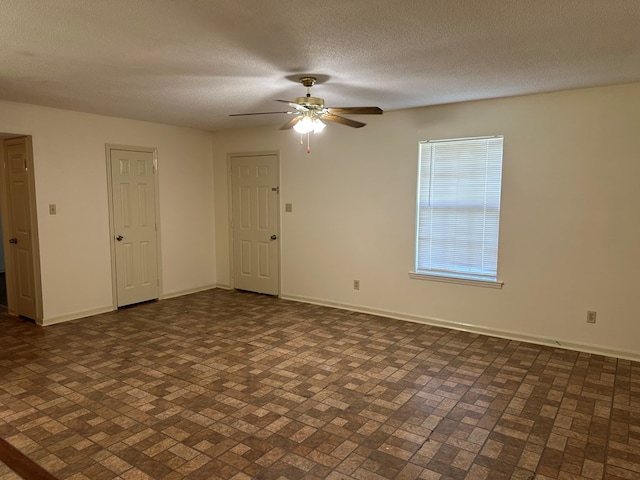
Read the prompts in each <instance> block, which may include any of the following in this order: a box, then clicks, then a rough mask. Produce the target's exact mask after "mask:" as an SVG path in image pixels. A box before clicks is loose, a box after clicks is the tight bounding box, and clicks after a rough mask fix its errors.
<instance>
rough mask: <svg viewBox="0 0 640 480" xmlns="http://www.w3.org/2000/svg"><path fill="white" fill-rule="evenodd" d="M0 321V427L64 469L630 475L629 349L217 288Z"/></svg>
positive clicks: (131, 474) (638, 369)
mask: <svg viewBox="0 0 640 480" xmlns="http://www.w3.org/2000/svg"><path fill="white" fill-rule="evenodd" d="M0 328H1V330H0V332H1V333H0V438H3V439H5V440H6V441H8V442H9V443H10V444H11V445H13V446H14V447H16V448H18V449H19V450H20V451H21V452H22V453H24V454H25V455H27V456H28V457H29V458H30V459H32V460H33V461H35V462H36V463H38V464H39V465H41V466H42V467H44V468H45V469H46V470H47V471H49V472H51V473H52V474H53V475H54V476H55V477H56V478H58V479H91V480H102V479H104V480H107V479H112V478H123V479H129V480H133V479H145V478H152V479H166V480H173V479H181V478H189V479H233V480H245V479H247V480H248V479H264V480H267V479H274V480H276V479H277V480H295V479H305V480H307V479H311V480H313V479H325V478H326V479H334V480H338V479H344V480H349V479H360V480H376V479H425V480H426V479H428V480H449V479H453V480H462V479H465V480H472V479H473V480H485V479H486V480H501V479H505V480H507V479H508V480H513V479H515V480H531V479H535V480H546V479H560V480H569V479H571V480H581V479H584V480H595V479H611V480H630V479H638V478H640V364H639V363H635V362H631V361H627V360H618V359H615V358H610V357H603V356H598V355H591V354H586V353H578V352H572V351H568V350H564V349H561V348H551V347H545V346H537V345H531V344H527V343H522V342H517V341H510V340H504V339H499V338H494V337H488V336H482V335H477V334H473V333H468V332H459V331H452V330H447V329H444V328H439V327H431V326H427V325H421V324H415V323H409V322H403V321H398V320H392V319H388V318H382V317H376V316H372V315H365V314H360V313H353V312H348V311H342V310H336V309H331V308H326V307H320V306H314V305H306V304H301V303H295V302H290V301H285V300H280V299H277V298H272V297H268V296H261V295H255V294H249V293H242V292H235V291H223V290H210V291H207V292H201V293H197V294H193V295H187V296H183V297H180V298H174V299H169V300H163V301H159V302H154V303H148V304H142V305H138V306H135V307H133V308H127V309H121V310H119V311H117V312H112V313H107V314H104V315H98V316H95V317H91V318H86V319H82V320H76V321H73V322H67V323H64V324H59V325H54V326H50V327H45V328H41V327H37V326H35V325H33V324H32V323H30V322H28V321H26V320H21V319H18V318H12V317H8V316H6V315H0ZM14 478H17V477H16V476H15V474H13V473H12V472H11V471H10V470H9V469H8V468H7V467H6V466H4V465H2V464H0V479H1V480H6V479H14Z"/></svg>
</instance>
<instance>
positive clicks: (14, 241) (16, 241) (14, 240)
mask: <svg viewBox="0 0 640 480" xmlns="http://www.w3.org/2000/svg"><path fill="white" fill-rule="evenodd" d="M9 243H18V239H17V238H16V237H13V238H10V239H9Z"/></svg>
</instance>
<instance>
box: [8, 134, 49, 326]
mask: <svg viewBox="0 0 640 480" xmlns="http://www.w3.org/2000/svg"><path fill="white" fill-rule="evenodd" d="M14 138H24V139H25V147H26V150H27V158H26V161H27V182H28V187H29V214H30V215H29V216H30V217H31V218H30V221H31V225H30V226H29V228H30V233H31V251H32V255H33V283H34V295H35V303H36V304H35V307H36V315H35V316H36V318H34V319H33V320H35V322H36V323H37V324H38V325H43V318H44V317H43V306H42V273H41V266H40V237H39V235H38V208H37V204H36V181H35V173H34V172H35V170H34V161H33V138H32V137H31V135H19V134H16V135H13V134H2V135H0V139H1V140H2V141H3V142H4V140H11V139H14ZM6 160H7V159H6V158H5V157H4V145H3V147H2V148H1V149H0V185H1V188H0V215H1V218H2V239H1V240H2V242H3V244H4V245H5V249H4V252H5V272H6V273H5V278H6V279H7V312H8V313H9V315H19V313H18V311H17V310H16V304H17V303H18V299H17V295H18V291H17V289H16V285H15V279H16V269H15V264H14V262H13V255H11V250H10V249H9V248H8V247H6V246H7V245H8V244H9V238H10V236H11V232H12V231H13V223H12V221H11V214H10V205H9V189H8V185H7V181H8V177H7V173H6V163H5V162H6Z"/></svg>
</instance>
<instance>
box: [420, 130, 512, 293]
mask: <svg viewBox="0 0 640 480" xmlns="http://www.w3.org/2000/svg"><path fill="white" fill-rule="evenodd" d="M502 140H503V138H502V137H501V136H496V137H483V138H468V139H456V140H438V141H426V142H421V143H420V160H419V161H420V165H419V179H418V205H417V239H416V273H418V274H420V273H422V274H429V275H439V276H445V277H455V278H463V279H470V280H481V281H496V279H497V271H498V230H499V225H500V192H501V184H502Z"/></svg>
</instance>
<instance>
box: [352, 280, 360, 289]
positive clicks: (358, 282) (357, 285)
mask: <svg viewBox="0 0 640 480" xmlns="http://www.w3.org/2000/svg"><path fill="white" fill-rule="evenodd" d="M353 289H354V290H360V280H354V281H353Z"/></svg>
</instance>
